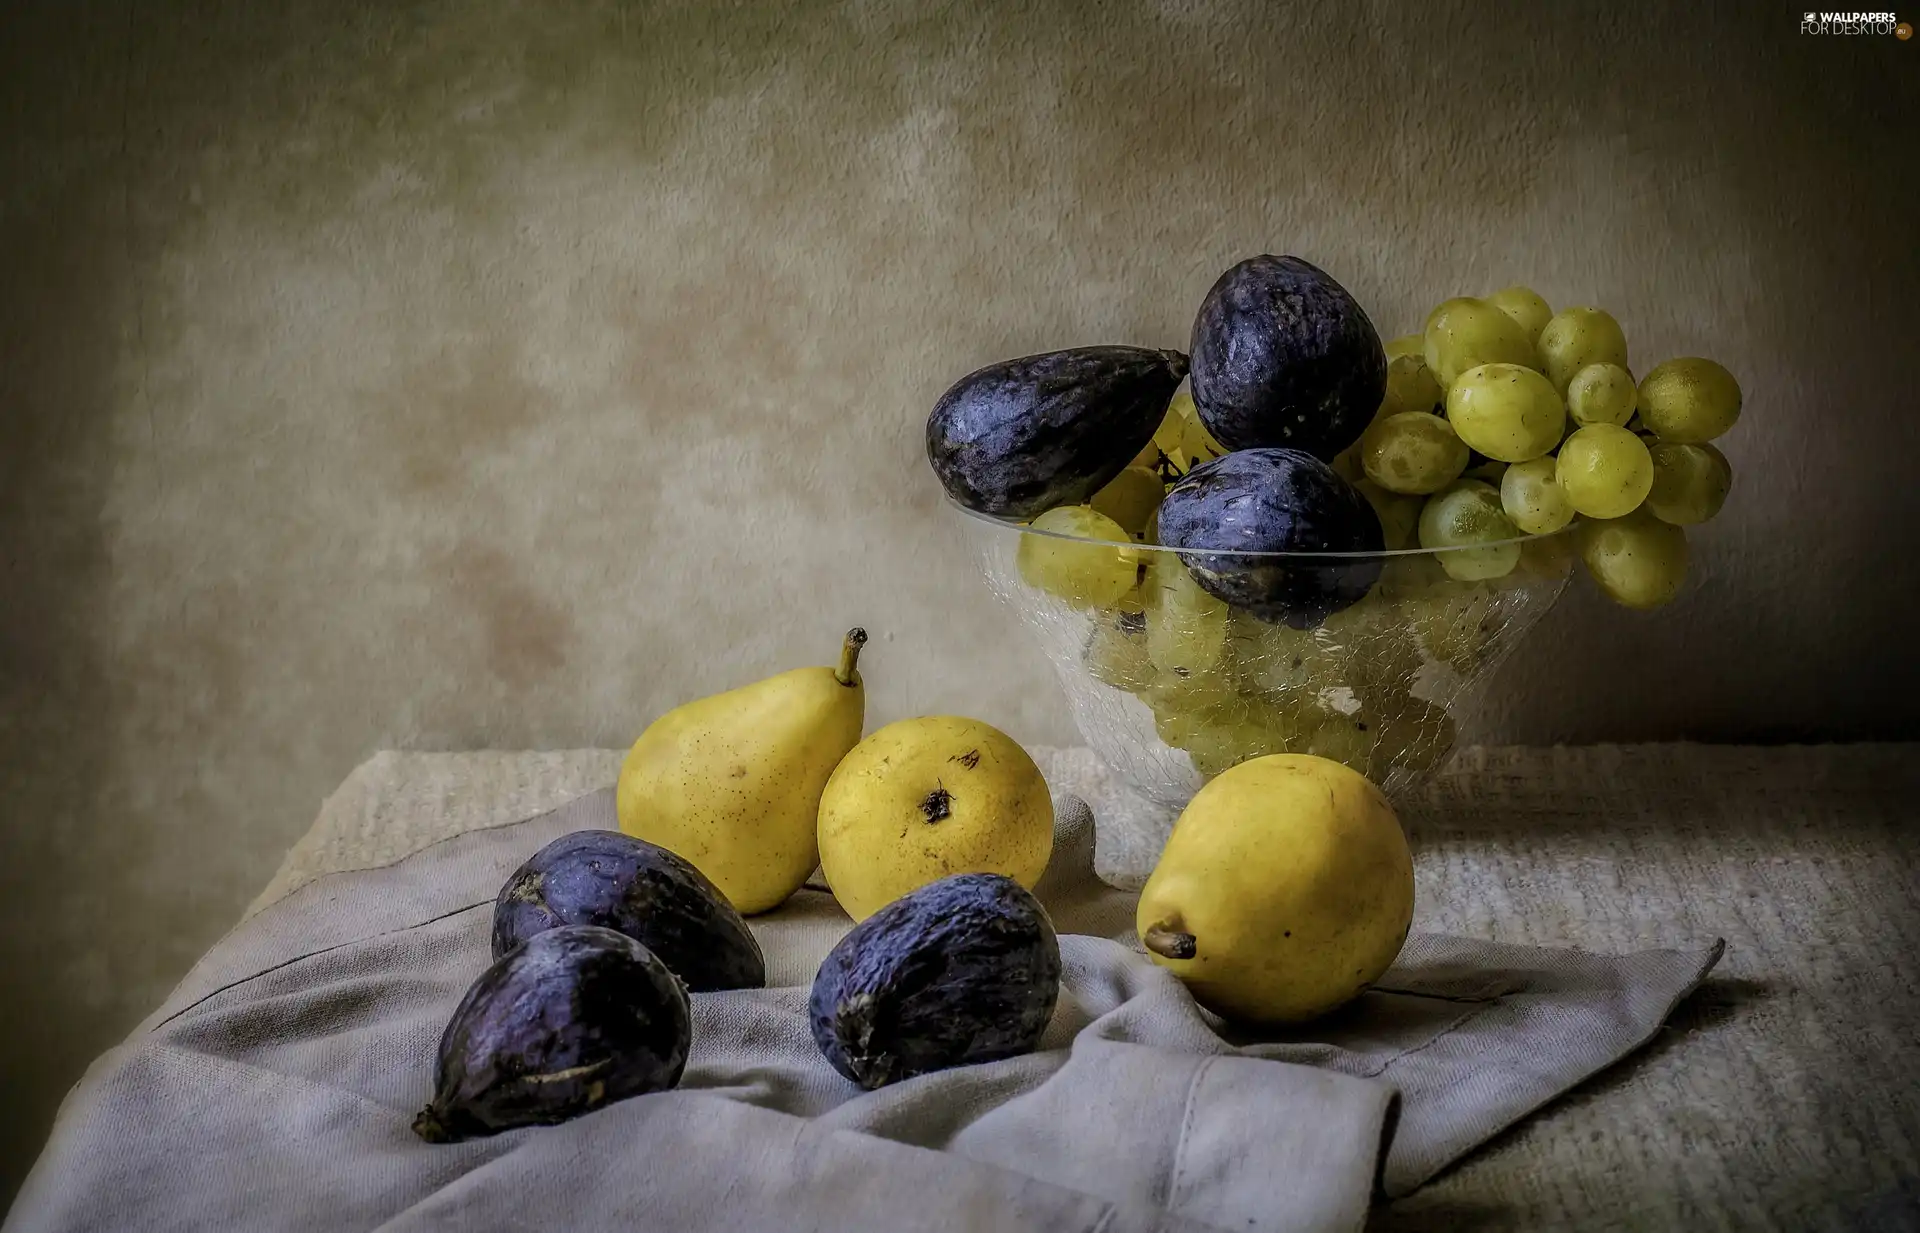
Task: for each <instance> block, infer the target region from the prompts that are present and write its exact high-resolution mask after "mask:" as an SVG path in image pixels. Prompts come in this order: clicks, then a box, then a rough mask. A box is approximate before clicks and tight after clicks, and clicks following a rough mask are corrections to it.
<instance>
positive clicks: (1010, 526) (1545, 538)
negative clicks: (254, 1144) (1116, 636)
mask: <svg viewBox="0 0 1920 1233" xmlns="http://www.w3.org/2000/svg"><path fill="white" fill-rule="evenodd" d="M941 496H942V499H943V500H944V501H945V502H946V503H947V505H948V506H950V507H951V508H953V509H955V510H957V511H959V512H960V513H961V514H963V515H965V516H966V517H968V518H970V519H972V520H973V521H975V522H979V523H984V524H986V525H987V526H990V527H996V528H998V529H1000V530H1002V531H1012V532H1016V533H1018V534H1021V535H1037V536H1042V537H1045V538H1047V539H1057V540H1061V541H1063V542H1065V543H1069V544H1097V545H1099V546H1101V547H1111V548H1131V549H1133V550H1135V551H1138V552H1171V553H1175V554H1177V555H1179V556H1180V557H1182V558H1187V557H1203V558H1205V557H1232V558H1234V559H1235V560H1236V561H1244V560H1255V561H1318V562H1332V563H1336V564H1337V563H1340V562H1364V561H1381V560H1396V559H1401V558H1412V557H1437V556H1442V555H1444V554H1446V553H1449V552H1477V551H1480V550H1482V549H1486V548H1503V547H1505V546H1507V545H1509V544H1513V545H1517V546H1520V547H1525V546H1526V545H1528V544H1544V543H1547V542H1550V541H1552V540H1557V539H1559V538H1561V537H1562V536H1565V535H1569V534H1571V533H1572V532H1573V531H1574V529H1575V528H1577V527H1579V526H1580V525H1581V523H1582V522H1584V521H1585V520H1584V519H1582V518H1580V517H1575V518H1574V519H1573V521H1571V522H1569V523H1568V524H1567V525H1566V526H1564V527H1561V528H1560V529H1559V530H1558V531H1548V532H1547V533H1546V534H1544V535H1520V536H1515V537H1513V538H1510V539H1496V540H1488V541H1487V542H1485V543H1482V544H1454V545H1451V546H1449V547H1446V548H1382V549H1380V550H1379V551H1377V552H1275V551H1272V550H1270V549H1261V550H1255V549H1249V548H1176V547H1173V546H1172V545H1169V544H1149V543H1144V542H1142V541H1140V540H1133V539H1130V540H1128V541H1126V542H1125V543H1121V542H1120V541H1118V540H1110V539H1091V538H1089V537H1087V536H1085V535H1064V534H1062V533H1061V532H1059V531H1037V530H1035V529H1034V528H1032V527H1030V526H1028V525H1027V524H1026V523H1024V522H1019V521H1016V520H1014V519H1011V518H1001V517H999V516H997V515H994V514H988V513H983V512H981V511H980V510H977V509H970V508H968V507H967V506H966V505H963V504H961V503H960V502H959V501H957V500H955V499H954V498H953V496H952V495H951V494H946V493H943V494H941Z"/></svg>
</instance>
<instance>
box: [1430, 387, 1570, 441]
mask: <svg viewBox="0 0 1920 1233" xmlns="http://www.w3.org/2000/svg"><path fill="white" fill-rule="evenodd" d="M1447 420H1448V421H1449V422H1450V423H1452V425H1453V430H1454V431H1455V432H1456V433H1459V434H1460V439H1461V440H1462V441H1465V442H1466V443H1467V444H1468V445H1469V446H1471V447H1472V448H1473V449H1476V450H1478V451H1479V452H1480V453H1482V454H1485V455H1486V456H1487V457H1489V458H1491V459H1493V460H1494V461H1496V462H1525V461H1527V460H1528V459H1529V458H1538V457H1540V455H1542V454H1545V453H1547V452H1549V451H1551V450H1552V449H1553V447H1554V446H1556V445H1558V444H1560V434H1561V432H1562V431H1563V430H1564V429H1565V427H1566V423H1567V412H1566V408H1565V407H1564V406H1562V405H1561V402H1560V396H1559V395H1558V394H1556V393H1554V392H1553V387H1552V386H1551V385H1549V384H1547V379H1546V378H1545V377H1543V376H1541V375H1540V374H1539V373H1537V372H1535V371H1533V369H1531V368H1523V367H1521V366H1520V365H1518V364H1482V365H1480V366H1479V367H1478V368H1471V369H1468V370H1467V371H1466V372H1464V373H1461V374H1460V379H1459V380H1457V381H1455V382H1454V383H1453V387H1452V388H1451V389H1449V390H1448V391H1447Z"/></svg>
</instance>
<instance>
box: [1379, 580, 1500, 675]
mask: <svg viewBox="0 0 1920 1233" xmlns="http://www.w3.org/2000/svg"><path fill="white" fill-rule="evenodd" d="M1397 606H1398V607H1399V609H1400V610H1401V611H1402V612H1403V613H1404V617H1403V619H1404V620H1405V621H1406V623H1407V627H1408V628H1409V629H1410V630H1411V631H1412V633H1413V636H1414V638H1415V640H1416V641H1417V642H1418V643H1419V644H1420V648H1421V649H1422V650H1423V651H1425V652H1426V653H1427V654H1428V655H1429V656H1430V657H1432V659H1433V661H1434V662H1435V663H1438V664H1444V665H1445V666H1446V667H1448V668H1451V669H1453V671H1455V672H1457V673H1459V674H1460V675H1461V676H1470V675H1472V674H1473V673H1474V672H1475V671H1476V670H1477V669H1478V668H1479V667H1480V665H1481V664H1482V663H1484V662H1485V661H1486V656H1487V652H1488V651H1490V650H1491V649H1492V647H1493V641H1494V639H1495V637H1497V636H1498V635H1499V633H1500V630H1501V628H1502V626H1503V624H1504V618H1503V617H1502V615H1501V611H1500V604H1499V597H1498V595H1496V594H1495V593H1494V591H1493V589H1492V588H1491V587H1489V586H1486V585H1485V584H1483V583H1467V582H1454V581H1444V582H1441V583H1437V584H1435V585H1433V586H1430V587H1429V588H1427V589H1426V590H1425V591H1424V592H1423V593H1421V594H1420V595H1418V596H1415V597H1413V598H1410V599H1406V600H1402V601H1401V602H1400V603H1399V604H1398V605H1397Z"/></svg>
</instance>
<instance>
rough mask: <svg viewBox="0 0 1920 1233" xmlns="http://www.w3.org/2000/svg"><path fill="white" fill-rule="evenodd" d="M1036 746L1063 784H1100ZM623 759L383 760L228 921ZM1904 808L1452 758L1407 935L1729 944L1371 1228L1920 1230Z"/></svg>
mask: <svg viewBox="0 0 1920 1233" xmlns="http://www.w3.org/2000/svg"><path fill="white" fill-rule="evenodd" d="M1034 753H1035V756H1036V759H1037V760H1038V761H1039V762H1040V765H1041V767H1042V768H1043V770H1045V771H1046V773H1047V775H1048V778H1049V779H1050V780H1051V781H1052V782H1053V784H1054V786H1055V788H1056V790H1069V791H1084V789H1083V785H1092V784H1097V783H1098V782H1099V780H1100V779H1101V777H1102V776H1103V771H1102V769H1101V767H1100V765H1099V763H1098V761H1097V760H1096V759H1094V758H1093V756H1092V754H1091V753H1090V752H1088V751H1086V750H1035V751H1034ZM620 758H621V752H620V751H617V750H598V749H589V750H567V751H557V752H555V751H547V752H502V751H485V752H476V753H454V754H406V753H382V754H379V755H376V756H375V757H374V758H372V759H370V760H369V761H367V762H366V763H365V764H363V765H362V766H360V767H359V768H358V769H356V770H355V771H354V772H353V774H351V775H350V776H348V778H347V779H346V781H345V782H344V783H342V785H341V786H340V788H339V789H338V790H337V791H336V792H335V793H334V794H333V795H332V796H331V797H329V798H328V800H327V801H326V803H325V804H324V805H323V806H322V808H321V810H320V813H319V816H318V818H317V819H316V820H315V823H314V825H313V827H312V829H311V830H310V831H309V832H308V833H307V835H306V836H305V837H303V838H302V839H301V840H300V842H299V843H298V844H296V845H295V846H294V848H293V849H292V850H291V851H290V852H289V853H288V855H287V858H286V860H285V862H284V863H283V865H282V867H281V869H280V871H279V872H278V874H276V876H275V877H274V879H273V881H272V882H271V883H270V884H269V886H268V887H267V888H266V890H265V891H263V892H262V894H261V896H260V897H259V899H258V900H256V902H255V904H254V905H253V907H252V908H250V909H249V910H250V911H257V910H259V909H260V908H263V907H265V906H267V905H269V904H271V903H272V902H274V901H275V900H277V899H279V898H280V897H282V896H284V895H286V894H287V893H289V892H290V891H292V890H294V889H296V888H297V887H299V886H302V885H305V884H306V883H308V882H310V881H313V880H315V879H316V878H321V877H325V876H326V875H327V874H329V873H334V872H341V871H347V870H354V869H367V868H374V867H378V866H381V865H385V864H390V863H392V862H394V861H397V860H400V859H402V858H403V857H405V856H407V855H408V854H410V853H412V852H415V851H418V850H419V849H421V848H423V847H425V846H427V845H428V844H431V843H434V842H437V841H439V840H441V839H444V838H447V837H449V836H451V835H455V834H460V833H463V832H465V831H470V830H475V829H479V828H482V827H487V826H497V825H504V824H506V823H509V822H514V821H517V820H519V819H521V818H524V817H528V816H531V815H533V814H536V813H540V812H543V811H544V810H546V809H550V808H552V807H554V806H555V805H558V804H560V803H561V802H563V801H565V800H568V799H570V798H572V797H574V796H577V795H580V794H581V793H584V792H590V791H593V790H594V789H596V788H601V787H605V786H606V785H608V784H610V783H612V782H613V780H614V778H615V777H616V776H617V774H618V771H619V764H620ZM1916 800H1920V745H1844V746H1783V747H1752V746H1709V745H1691V744H1664V745H1628V746H1617V745H1615V746H1584V747H1574V748H1568V747H1557V748H1483V749H1469V750H1466V751H1463V752H1462V754H1461V755H1460V756H1458V757H1457V758H1456V759H1455V760H1454V762H1453V763H1452V764H1451V765H1450V767H1449V768H1448V769H1447V770H1446V771H1445V772H1443V773H1442V774H1441V775H1439V776H1438V777H1437V778H1436V779H1435V780H1434V781H1433V782H1432V783H1431V784H1429V785H1428V786H1427V787H1426V788H1425V789H1424V790H1423V792H1422V793H1421V794H1420V795H1419V796H1418V798H1417V799H1416V800H1414V801H1413V802H1412V803H1410V804H1409V805H1408V806H1406V807H1405V808H1404V809H1403V819H1404V821H1405V822H1406V825H1407V830H1408V833H1409V836H1410V838H1411V840H1412V842H1413V847H1414V852H1415V866H1416V877H1417V881H1418V896H1419V908H1418V913H1417V918H1416V922H1415V927H1416V928H1419V929H1424V930H1433V931H1440V932H1448V933H1456V934H1461V935H1465V936H1472V937H1482V938H1489V939H1494V940H1499V941H1508V942H1520V943H1529V944H1534V945H1557V946H1576V947H1581V948H1583V949H1587V950H1594V951H1626V950H1634V949H1641V948H1645V947H1653V946H1667V945H1686V944H1695V943H1702V942H1706V941H1709V940H1711V939H1712V938H1714V937H1721V938H1725V939H1726V941H1727V954H1726V958H1725V959H1724V961H1723V962H1722V964H1721V966H1720V967H1719V969H1718V970H1717V972H1716V975H1715V976H1714V977H1713V978H1711V979H1710V980H1709V982H1708V983H1707V985H1706V986H1705V987H1704V988H1703V989H1702V990H1701V991H1700V993H1698V994H1697V995H1696V996H1695V997H1694V998H1692V999H1691V1000H1689V1001H1688V1002H1687V1003H1686V1004H1684V1005H1683V1006H1682V1007H1681V1008H1680V1009H1679V1010H1678V1011H1677V1012H1676V1014H1675V1015H1674V1017H1673V1019H1672V1021H1671V1022H1670V1024H1669V1026H1668V1028H1667V1030H1666V1031H1664V1032H1663V1033H1662V1034H1661V1036H1660V1037H1658V1038H1657V1039H1656V1040H1655V1041H1654V1042H1653V1043H1652V1044H1651V1045H1649V1046H1648V1048H1647V1049H1646V1050H1644V1051H1643V1052H1642V1053H1640V1054H1639V1055H1637V1056H1636V1057H1634V1058H1633V1059H1631V1060H1629V1061H1628V1062H1627V1063H1625V1064H1623V1065H1622V1066H1620V1067H1618V1068H1616V1069H1615V1070H1614V1071H1612V1072H1609V1073H1607V1074H1603V1075H1601V1076H1599V1077H1597V1078H1596V1079H1595V1080H1594V1081H1592V1082H1590V1083H1589V1084H1587V1085H1586V1086H1584V1087H1582V1088H1581V1089H1579V1090H1578V1091H1576V1092H1574V1093H1573V1094H1572V1095H1571V1096H1569V1097H1567V1098H1565V1099H1563V1100H1561V1101H1558V1102H1556V1103H1555V1104H1553V1105H1552V1106H1551V1107H1550V1108H1549V1109H1547V1110H1545V1111H1543V1112H1542V1113H1540V1114H1539V1115H1537V1116H1535V1117H1532V1118H1530V1119H1528V1120H1527V1121H1525V1122H1523V1123H1521V1125H1519V1126H1518V1127H1516V1128H1515V1129H1514V1130H1512V1131H1510V1132H1508V1133H1507V1134H1506V1135H1504V1136H1502V1137H1501V1138H1500V1139H1498V1140H1496V1141H1495V1142H1494V1143H1493V1144H1491V1145H1489V1146H1488V1147H1487V1148H1485V1149H1483V1150H1482V1151H1481V1152H1479V1153H1477V1154H1476V1155H1474V1156H1473V1157H1471V1158H1470V1159H1469V1160H1468V1161H1466V1162H1465V1163H1463V1164H1462V1165H1460V1166H1458V1167H1456V1168H1455V1169H1453V1170H1452V1171H1450V1172H1449V1173H1447V1174H1444V1175H1442V1176H1441V1177H1440V1178H1439V1179H1437V1180H1435V1181H1434V1182H1433V1183H1431V1184H1430V1185H1428V1186H1427V1187H1425V1188H1424V1189H1422V1190H1421V1191H1419V1192H1418V1193H1416V1194H1414V1195H1412V1196H1410V1197H1409V1198H1406V1199H1403V1200H1401V1201H1399V1202H1397V1203H1394V1204H1393V1205H1391V1206H1390V1207H1387V1208H1384V1209H1382V1210H1381V1211H1380V1212H1379V1213H1378V1214H1377V1218H1376V1223H1377V1225H1378V1226H1379V1227H1381V1228H1388V1229H1392V1228H1421V1229H1425V1228H1434V1227H1473V1228H1540V1227H1555V1228H1567V1227H1581V1228H1613V1227H1631V1228H1659V1227H1673V1228H1680V1227H1686V1228H1688V1229H1691V1230H1698V1229H1712V1228H1727V1229H1794V1230H1799V1229H1814V1228H1833V1229H1858V1228H1916V1227H1920V1027H1916V1024H1920V959H1916V956H1920V906H1916V903H1915V897H1916V891H1920V879H1916V873H1917V872H1920V859H1917V858H1920V816H1917V815H1920V809H1917V808H1916V806H1915V802H1916Z"/></svg>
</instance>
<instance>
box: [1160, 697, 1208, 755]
mask: <svg viewBox="0 0 1920 1233" xmlns="http://www.w3.org/2000/svg"><path fill="white" fill-rule="evenodd" d="M1199 730H1200V721H1199V720H1198V719H1196V718H1195V717H1194V716H1193V715H1191V714H1189V713H1187V712H1185V711H1178V710H1174V709H1172V708H1161V707H1154V708H1153V731H1154V735H1156V736H1158V737H1159V738H1160V739H1161V740H1162V741H1165V742H1166V743H1167V744H1168V745H1171V746H1172V747H1173V748H1175V749H1185V748H1186V747H1187V743H1188V742H1190V741H1191V740H1193V736H1194V733H1196V732H1198V731H1199Z"/></svg>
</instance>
